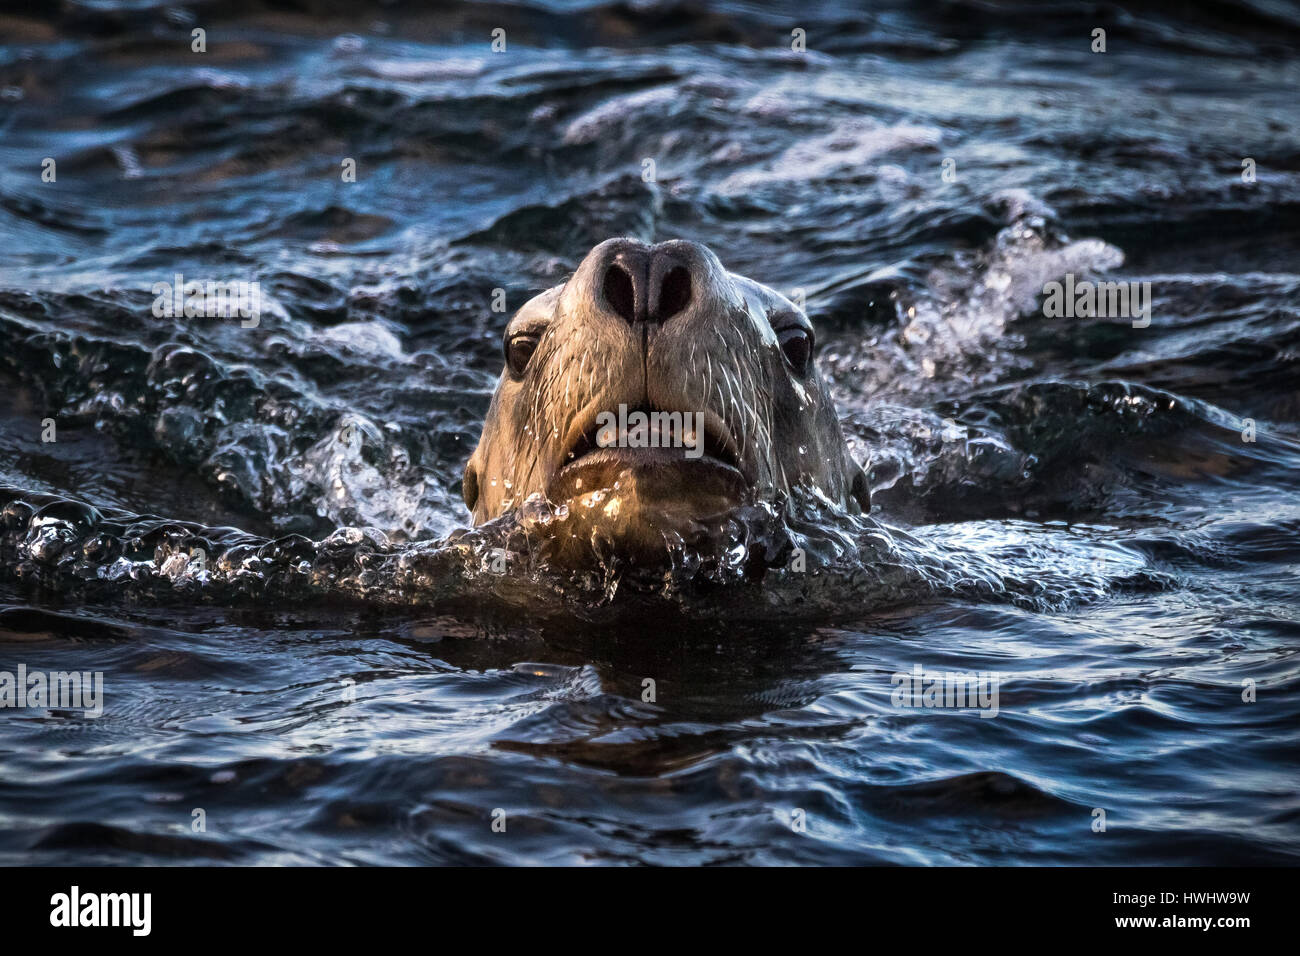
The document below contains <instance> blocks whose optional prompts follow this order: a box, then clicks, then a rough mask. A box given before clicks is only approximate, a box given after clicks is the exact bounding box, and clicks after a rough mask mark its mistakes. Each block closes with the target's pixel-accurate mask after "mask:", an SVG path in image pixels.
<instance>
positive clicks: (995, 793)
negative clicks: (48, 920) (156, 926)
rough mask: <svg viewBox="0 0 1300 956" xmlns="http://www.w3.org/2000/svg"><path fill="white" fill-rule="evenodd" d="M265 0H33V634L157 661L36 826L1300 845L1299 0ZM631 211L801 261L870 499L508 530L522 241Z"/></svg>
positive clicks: (166, 838) (37, 734)
mask: <svg viewBox="0 0 1300 956" xmlns="http://www.w3.org/2000/svg"><path fill="white" fill-rule="evenodd" d="M220 8H221V5H217V4H203V3H198V4H192V5H190V6H189V7H187V8H185V10H180V9H179V8H172V7H169V6H166V5H162V4H155V3H152V2H151V0H145V2H131V3H95V4H70V5H64V6H62V7H59V8H57V9H51V10H49V11H45V12H40V11H37V12H34V13H31V14H19V13H15V12H0V239H2V240H3V241H0V684H2V683H3V672H15V671H16V669H17V668H18V667H19V666H20V665H21V666H23V667H25V668H26V669H27V671H29V672H31V671H41V672H54V671H66V670H77V671H85V672H99V673H102V675H103V686H104V698H103V713H102V715H101V716H98V717H89V716H87V715H86V714H85V713H83V712H80V711H78V710H76V709H75V708H68V707H44V706H36V707H25V708H21V709H19V708H5V709H0V861H2V862H6V863H35V864H59V863H73V862H80V863H84V862H90V863H143V862H153V863H179V864H196V863H198V864H202V863H210V862H231V863H245V864H246V863H287V864H314V863H329V864H340V863H342V864H350V863H483V862H502V863H565V864H568V863H674V864H686V863H746V864H755V863H810V864H814V863H888V864H968V863H976V864H978V863H995V864H1016V863H1050V864H1100V863H1138V864H1153V863H1175V864H1206V863H1209V864H1227V863H1243V864H1246V863H1290V864H1295V863H1297V862H1300V799H1298V798H1297V794H1296V781H1297V769H1298V768H1297V758H1296V755H1297V754H1300V746H1297V745H1298V744H1300V676H1298V666H1297V647H1300V601H1298V600H1297V597H1296V595H1297V590H1298V588H1297V585H1298V584H1300V570H1298V569H1300V497H1298V496H1297V494H1296V490H1297V485H1298V484H1300V481H1298V478H1297V475H1298V472H1297V467H1298V466H1300V401H1298V400H1297V389H1296V386H1297V382H1300V368H1298V365H1300V270H1298V269H1297V263H1300V227H1298V226H1297V223H1300V218H1298V217H1297V211H1300V137H1298V134H1297V133H1296V129H1295V122H1294V120H1295V105H1294V91H1295V90H1296V88H1297V86H1298V85H1300V65H1298V63H1300V60H1297V58H1296V51H1297V49H1298V48H1300V11H1297V9H1296V7H1295V6H1294V5H1285V4H1271V3H1270V4H1264V3H1257V4H1256V3H1252V4H1246V5H1243V6H1240V7H1239V8H1236V9H1234V10H1233V11H1229V12H1223V13H1222V14H1220V13H1218V12H1215V10H1216V9H1217V8H1214V9H1210V10H1208V11H1206V12H1201V13H1196V12H1184V13H1179V14H1173V13H1171V12H1170V11H1169V10H1168V9H1166V8H1165V7H1164V6H1163V5H1160V4H1153V5H1150V6H1146V5H1142V4H1137V5H1131V4H1130V5H1125V9H1124V11H1122V12H1121V11H1119V10H1118V8H1107V11H1103V12H1100V13H1091V12H1086V11H1085V12H1078V11H1076V9H1075V8H1074V7H1073V6H1072V5H1060V6H1035V7H1034V8H1033V10H1032V12H1031V13H1024V12H1023V11H1020V10H1019V8H1014V9H1013V8H1009V7H1008V8H1003V7H1001V6H1000V5H996V4H993V5H988V4H980V5H974V4H970V5H967V4H963V3H956V4H946V5H944V6H943V7H941V8H939V11H938V12H930V13H926V12H918V11H916V10H914V9H912V7H911V5H907V4H897V5H885V6H878V7H875V8H873V10H874V12H872V13H870V14H863V13H861V12H859V11H857V10H855V9H854V8H853V6H852V5H848V4H841V3H829V2H828V3H815V4H801V5H799V8H798V10H797V14H795V15H790V14H785V13H780V12H774V11H773V10H772V9H770V8H767V7H764V8H759V7H758V6H756V5H750V4H745V3H717V4H688V5H685V6H661V5H655V4H650V5H644V6H640V5H638V6H630V7H625V6H622V5H617V4H598V3H585V2H580V3H563V4H560V3H556V4H552V5H549V6H523V5H516V4H494V5H486V4H475V3H457V4H452V5H450V6H448V7H447V8H446V9H445V10H440V11H439V12H438V13H436V14H435V13H422V12H420V11H419V10H418V9H416V8H415V7H414V6H411V7H408V6H405V5H400V4H399V5H395V6H388V5H385V6H382V7H374V8H370V9H366V10H360V8H359V6H358V5H356V4H339V5H335V4H332V3H325V2H321V3H316V2H308V3H306V4H294V5H289V6H286V7H284V8H281V7H280V6H279V5H277V4H275V3H267V2H261V0H252V2H249V3H245V4H241V5H238V6H237V8H236V10H235V11H234V12H230V11H227V12H221V9H220ZM4 9H6V8H3V7H0V10H4ZM1080 9H1082V8H1080ZM195 27H202V28H203V29H205V30H206V42H207V52H205V53H193V52H191V49H190V44H191V30H192V29H194V28H195ZM497 27H501V28H504V29H505V31H506V37H507V46H506V50H505V51H504V52H501V53H494V52H493V51H492V50H491V48H490V45H489V43H490V37H491V31H492V30H493V29H494V28H497ZM796 27H797V28H800V29H803V30H805V31H806V35H807V46H808V49H807V51H806V52H802V53H799V52H795V51H792V50H791V49H790V35H791V30H793V29H795V28H796ZM1097 27H1102V28H1104V29H1106V30H1107V50H1106V52H1105V53H1093V52H1091V50H1090V44H1091V39H1090V37H1091V33H1092V30H1093V29H1095V28H1097ZM46 158H51V159H53V160H54V161H55V168H56V171H57V172H56V178H55V179H54V181H53V182H46V181H43V180H42V168H43V167H42V163H43V160H45V159H46ZM348 158H351V159H354V160H355V161H356V168H357V173H358V175H357V179H356V182H344V181H343V179H342V177H341V175H340V173H341V169H342V163H343V161H344V160H345V159H348ZM646 159H652V160H653V161H654V176H653V181H649V182H647V181H646V180H645V179H643V170H645V169H646V166H645V163H644V161H645V160H646ZM1246 159H1250V160H1252V161H1253V170H1254V173H1255V175H1254V179H1253V181H1250V182H1247V181H1244V180H1243V176H1242V173H1243V161H1244V160H1246ZM945 160H952V161H953V163H952V164H951V166H950V167H949V168H950V169H952V170H955V174H956V175H955V179H951V177H950V180H951V181H950V180H946V179H945V178H944V176H943V170H944V168H945ZM613 235H635V236H639V237H640V238H642V239H645V240H647V241H659V240H663V239H669V238H688V239H694V240H696V241H700V242H704V243H706V244H707V245H709V246H710V247H712V248H713V249H714V250H715V251H716V252H717V253H718V255H719V256H720V258H721V259H722V261H723V262H724V263H725V264H726V265H727V266H728V267H729V268H731V269H732V270H734V271H737V272H740V273H742V274H745V275H748V276H750V277H751V278H754V279H756V280H758V281H761V282H764V283H766V284H768V285H770V286H772V287H773V288H776V289H780V290H782V291H784V292H786V293H787V294H792V293H793V291H794V290H796V289H798V290H802V291H803V295H804V297H805V299H806V303H807V308H808V312H809V314H810V316H811V317H812V319H813V321H814V322H815V324H816V325H817V327H818V333H819V337H818V342H819V356H818V361H819V362H820V363H821V365H822V369H823V372H824V374H825V375H826V376H827V377H828V379H829V380H830V381H831V383H832V390H833V392H834V395H835V399H836V401H837V403H838V405H839V408H840V411H841V413H842V416H843V424H844V430H845V434H846V436H847V437H848V438H849V440H850V444H851V447H852V449H853V451H854V453H855V454H856V456H857V457H858V458H859V460H861V461H863V462H865V463H867V465H868V470H869V475H870V478H871V481H872V484H873V500H874V503H875V508H874V511H873V514H872V515H871V516H870V517H869V518H865V519H861V520H858V521H855V522H851V523H848V524H845V523H844V522H839V521H830V520H829V519H825V523H824V525H823V523H822V522H823V519H821V518H819V517H818V516H816V515H813V516H808V515H803V516H801V517H800V518H798V520H795V519H793V518H790V519H788V520H787V519H784V518H782V519H773V518H772V516H770V515H768V516H758V517H757V518H755V519H754V521H752V522H749V523H746V522H738V524H737V525H736V535H737V539H736V541H735V542H732V544H735V545H736V548H735V549H733V551H734V553H733V551H725V550H724V551H723V552H721V554H720V556H719V555H714V556H713V559H714V560H712V561H709V560H705V561H704V562H703V563H702V564H700V565H698V566H697V565H695V564H689V565H687V566H683V567H679V568H677V569H675V570H674V572H673V573H672V574H670V575H669V576H668V577H667V578H665V579H659V580H648V579H646V578H644V577H638V576H637V575H635V574H631V573H626V574H625V573H623V572H621V571H620V570H619V569H618V568H616V567H615V568H605V569H599V570H598V571H596V572H593V573H591V574H588V575H579V576H576V577H575V576H570V575H566V574H561V573H559V572H558V571H557V570H556V569H552V568H548V567H541V566H538V565H537V563H536V562H534V561H530V560H529V556H528V554H527V553H519V554H517V555H516V556H515V558H514V559H512V561H511V563H510V567H509V570H508V572H507V573H506V574H505V575H497V574H492V573H489V572H487V571H486V570H485V565H484V558H485V556H486V555H487V554H488V553H489V551H488V549H490V548H492V547H496V546H505V547H510V546H511V542H512V541H514V540H516V539H512V538H510V537H509V536H508V535H509V529H505V530H502V531H499V532H476V533H473V534H469V535H465V534H463V533H462V532H461V530H460V529H464V528H465V527H466V525H467V523H468V515H467V514H466V512H465V510H464V507H463V505H462V504H461V502H460V492H459V487H458V482H459V478H460V474H461V470H462V468H463V466H464V462H465V459H466V457H467V456H468V454H469V452H470V450H471V449H472V448H473V445H474V443H475V442H476V440H477V437H478V432H479V428H480V426H481V423H482V419H483V415H484V413H485V411H486V407H487V402H488V399H489V397H490V395H491V391H492V388H493V386H494V384H495V381H496V377H497V375H498V374H499V372H500V363H501V357H500V356H501V349H500V333H501V330H502V328H503V327H504V323H505V320H506V318H507V317H508V316H507V314H502V313H499V312H494V311H492V307H491V304H492V299H493V290H495V289H503V290H505V297H506V301H507V302H508V303H509V306H510V308H512V309H513V308H515V307H517V306H518V305H520V304H522V302H523V301H525V300H526V298H527V297H528V296H529V295H531V294H533V293H535V292H538V291H541V290H542V289H545V288H547V287H549V286H551V285H554V284H556V283H558V282H561V281H563V280H564V278H565V276H566V275H567V274H568V272H569V271H571V270H572V269H573V268H574V267H575V265H576V264H577V263H578V262H579V261H580V260H581V258H582V256H583V255H584V254H585V253H586V252H587V250H588V249H589V248H590V247H591V246H592V245H594V244H595V243H597V242H599V241H601V240H603V239H605V238H608V237H610V236H613ZM1067 272H1068V273H1072V274H1075V275H1077V276H1085V275H1086V276H1092V277H1093V278H1098V277H1101V278H1105V279H1113V280H1122V281H1125V282H1128V281H1135V282H1150V283H1151V289H1152V308H1151V322H1150V325H1149V326H1148V327H1145V328H1135V327H1134V326H1133V323H1132V322H1130V321H1129V320H1128V319H1127V318H1056V319H1049V318H1046V317H1045V316H1044V314H1043V309H1042V302H1041V292H1042V288H1043V285H1044V284H1045V283H1046V282H1049V281H1053V280H1056V279H1060V278H1061V277H1062V276H1063V275H1064V274H1065V273H1067ZM176 273H181V274H183V275H184V276H185V277H186V278H187V279H190V278H196V279H211V280H214V281H258V282H260V283H261V288H262V291H263V314H262V317H261V321H260V323H259V324H258V325H257V326H256V327H253V328H244V327H241V325H240V323H239V322H237V321H231V320H219V319H212V320H207V319H184V318H166V317H158V316H155V315H154V314H153V311H152V305H153V302H154V298H155V296H154V294H153V292H152V291H151V290H152V287H153V286H154V284H155V283H159V282H170V281H172V277H173V276H174V275H175V274H176ZM48 419H52V420H53V421H54V424H55V427H56V432H57V438H56V440H55V441H43V440H42V437H43V431H44V430H45V429H46V424H45V423H46V420H48ZM348 428H352V429H353V430H359V431H360V433H361V434H363V435H364V436H365V440H364V441H363V442H361V443H360V444H359V445H352V444H350V443H349V442H347V441H344V440H342V439H341V438H340V435H341V434H343V433H344V432H345V430H347V429H348ZM751 517H752V516H751ZM769 519H770V520H769ZM791 523H792V524H793V526H794V527H796V528H797V529H798V530H799V531H800V533H806V534H807V535H808V539H807V540H808V541H809V542H813V545H810V553H811V555H812V557H813V565H812V572H811V573H809V574H806V575H802V576H797V577H796V576H792V575H791V574H789V573H785V572H783V571H782V570H781V569H779V568H775V569H772V570H771V571H770V573H768V574H767V575H766V576H765V577H763V579H762V580H754V579H753V577H752V576H751V575H748V574H746V573H745V571H744V567H742V566H743V565H745V564H746V562H745V560H743V558H744V555H745V554H746V553H747V552H748V551H752V550H753V549H754V548H757V549H759V550H762V548H763V547H764V546H765V545H766V544H768V543H770V542H771V541H772V540H775V538H774V537H773V536H778V537H779V534H780V533H783V532H785V531H789V527H790V525H791ZM351 529H370V531H369V533H368V536H367V535H363V534H362V533H361V532H359V531H356V530H351ZM498 533H499V534H502V535H506V537H504V538H499V537H494V535H496V534H498ZM818 542H819V543H818ZM200 545H201V546H202V548H203V550H204V552H205V554H207V555H208V556H209V559H210V560H209V564H208V566H207V567H205V568H198V567H195V566H193V565H191V564H190V563H189V562H188V555H189V554H190V553H191V551H192V549H193V548H195V547H197V546H200ZM178 555H179V556H180V557H179V558H178ZM737 555H740V557H737ZM705 557H706V558H707V557H708V556H705ZM918 665H919V666H920V667H922V668H923V669H924V671H926V672H939V673H945V674H946V673H954V674H963V675H970V674H984V675H995V676H996V680H997V687H998V700H997V713H996V716H987V715H986V716H982V715H981V713H980V712H979V710H978V709H971V708H964V709H962V708H929V707H906V706H898V702H897V701H896V700H895V699H893V692H894V690H895V684H896V681H895V675H897V674H911V673H912V672H913V670H914V668H916V667H917V666H918ZM647 681H650V682H652V684H650V685H647V683H646V682H647ZM648 687H650V688H652V690H653V693H649V692H648V690H647V688H648ZM0 689H2V688H0ZM494 822H495V823H497V824H498V825H497V826H496V827H495V828H494V825H493V824H494ZM502 822H504V830H502V829H501V823H502Z"/></svg>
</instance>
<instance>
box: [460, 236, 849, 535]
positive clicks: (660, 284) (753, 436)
mask: <svg viewBox="0 0 1300 956" xmlns="http://www.w3.org/2000/svg"><path fill="white" fill-rule="evenodd" d="M502 345H503V351H504V353H505V369H504V371H503V372H502V375H501V379H500V380H499V382H498V384H497V389H496V392H495V394H494V395H493V398H492V404H491V407H490V408H489V410H488V414H487V419H486V421H485V422H484V426H483V435H482V437H481V439H480V441H479V445H478V447H477V448H476V449H475V451H474V454H473V455H472V456H471V458H470V460H469V462H468V464H467V466H466V469H465V480H464V484H463V489H464V496H465V503H466V505H467V506H468V507H469V508H470V510H471V511H472V512H473V514H474V520H475V522H476V523H481V522H483V521H487V520H489V519H491V518H495V517H497V516H498V515H501V514H505V513H507V512H508V511H511V510H513V509H514V508H517V507H518V506H519V505H520V504H522V503H523V502H524V501H525V500H526V499H527V498H529V497H531V496H541V497H544V498H547V499H549V500H550V501H551V502H552V503H553V504H556V505H562V506H565V507H566V508H567V509H568V511H569V512H570V513H571V514H574V515H581V516H583V517H582V518H581V519H579V518H571V519H570V520H569V521H568V522H567V523H566V528H567V529H568V530H567V531H566V532H565V533H568V534H570V535H571V536H575V537H576V536H587V535H589V534H597V535H599V536H600V537H601V539H602V540H605V541H607V542H613V544H614V546H615V547H616V548H623V549H624V550H626V551H628V552H629V553H636V554H646V553H647V552H650V551H653V550H654V549H655V548H660V549H662V546H663V543H664V541H665V540H670V539H674V538H678V539H679V538H680V535H681V533H682V532H683V529H687V530H689V528H690V527H698V526H700V525H701V523H705V524H707V523H708V522H710V521H712V520H714V519H716V518H718V517H719V516H721V515H724V514H726V513H727V512H728V510H729V509H730V508H732V507H734V506H735V505H737V504H740V503H742V502H743V501H744V500H748V499H752V498H776V497H778V496H780V495H784V494H786V493H788V492H790V491H792V490H794V489H795V488H796V487H802V488H805V489H808V490H811V491H813V492H814V493H815V494H816V495H819V496H820V497H821V498H823V499H825V500H826V501H827V503H828V504H829V505H833V506H839V507H843V508H848V509H849V510H857V508H858V507H859V506H861V507H863V508H865V507H868V502H867V491H866V481H865V476H864V475H863V474H862V471H861V469H860V468H859V466H858V465H857V463H856V462H854V461H853V459H852V457H851V456H850V455H849V453H848V450H847V447H846V445H845V442H844V438H843V435H842V434H841V432H840V426H839V418H838V415H837V414H836V412H835V408H834V404H833V403H832V402H831V399H830V396H829V393H828V391H827V389H826V385H825V383H824V382H823V381H822V378H821V374H820V372H819V370H818V369H817V365H816V361H815V340H814V333H813V329H812V325H811V323H810V322H809V320H808V317H807V316H806V315H805V314H804V313H803V311H802V310H801V309H799V308H798V307H797V306H795V305H794V304H793V303H792V302H791V301H790V300H789V299H787V298H786V297H784V296H782V295H780V294H779V293H777V292H775V291H773V290H772V289H770V288H768V287H767V286H764V285H761V284H759V283H757V282H754V281H753V280H751V279H748V278H745V277H743V276H739V275H735V274H733V273H730V272H728V271H727V270H726V269H725V268H724V267H723V265H722V263H721V262H720V261H719V260H718V258H717V256H716V255H714V253H713V252H712V251H710V250H709V249H708V248H707V247H705V246H703V245H701V244H699V243H696V242H690V241H686V240H673V241H669V242H662V243H658V244H655V245H649V244H646V243H644V242H641V241H639V240H636V239H628V238H618V239H610V240H607V241H605V242H602V243H601V244H600V245H598V246H596V247H595V248H594V249H592V250H591V252H589V253H588V254H587V255H586V256H585V257H584V258H583V260H582V262H581V263H580V264H579V265H578V268H577V269H576V270H575V272H574V274H573V276H572V277H570V279H569V280H568V281H567V282H566V283H564V284H563V285H562V286H557V287H555V288H553V289H550V290H548V291H546V292H543V293H542V294H540V295H538V296H536V297H535V298H533V299H532V300H530V301H529V302H528V303H526V304H525V305H524V306H523V307H522V308H521V309H520V310H519V311H518V312H517V313H516V314H515V316H514V317H513V318H512V319H511V320H510V322H509V324H508V325H507V327H506V329H505V333H504V335H503V340H502ZM583 522H585V524H584V523H583ZM588 526H589V527H588Z"/></svg>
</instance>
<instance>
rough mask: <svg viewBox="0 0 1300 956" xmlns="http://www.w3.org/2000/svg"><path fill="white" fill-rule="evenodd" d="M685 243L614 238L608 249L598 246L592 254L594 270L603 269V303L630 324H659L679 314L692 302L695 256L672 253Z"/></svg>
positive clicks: (600, 270) (599, 270) (685, 244)
mask: <svg viewBox="0 0 1300 956" xmlns="http://www.w3.org/2000/svg"><path fill="white" fill-rule="evenodd" d="M687 245H688V244H687V243H684V242H677V243H661V244H660V245H657V246H647V245H645V244H644V243H640V242H637V241H636V240H629V239H616V240H614V241H613V244H612V245H610V246H609V247H607V248H605V247H602V246H597V247H596V249H595V250H593V251H592V253H591V255H592V256H596V257H597V264H596V266H595V269H596V271H597V272H598V273H600V272H602V271H603V279H602V280H601V286H600V288H601V295H602V297H603V299H604V304H605V306H606V307H607V308H609V309H611V310H612V311H613V312H614V313H615V314H617V315H618V316H619V317H620V318H621V319H623V320H624V321H625V322H627V323H628V324H629V325H636V324H637V323H638V322H646V323H651V324H660V323H663V322H667V321H668V320H669V319H671V318H673V316H676V315H679V314H681V312H682V311H683V310H685V309H686V307H687V306H688V305H690V302H691V296H692V293H693V290H694V284H695V283H694V281H693V277H692V275H691V267H692V265H693V264H694V263H693V261H692V260H694V259H697V258H698V256H690V257H688V256H683V255H680V254H675V252H676V251H677V250H678V249H680V248H681V247H685V246H687Z"/></svg>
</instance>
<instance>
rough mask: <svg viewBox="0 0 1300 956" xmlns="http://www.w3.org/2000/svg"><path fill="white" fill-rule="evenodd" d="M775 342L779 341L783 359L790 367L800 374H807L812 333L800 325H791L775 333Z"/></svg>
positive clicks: (810, 360)
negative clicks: (783, 355)
mask: <svg viewBox="0 0 1300 956" xmlns="http://www.w3.org/2000/svg"><path fill="white" fill-rule="evenodd" d="M777 342H779V343H780V345H781V351H782V352H783V353H784V354H785V360H786V361H787V362H789V363H790V367H791V368H793V369H794V370H795V372H797V373H798V374H800V375H806V374H808V366H809V364H810V363H811V362H812V354H813V337H812V333H811V332H809V331H808V330H807V329H805V328H803V327H802V326H798V325H795V326H791V327H790V328H788V329H784V330H782V331H781V332H778V333H777Z"/></svg>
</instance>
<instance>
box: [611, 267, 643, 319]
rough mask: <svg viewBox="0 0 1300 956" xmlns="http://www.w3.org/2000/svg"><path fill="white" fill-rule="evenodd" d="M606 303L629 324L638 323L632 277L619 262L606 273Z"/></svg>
mask: <svg viewBox="0 0 1300 956" xmlns="http://www.w3.org/2000/svg"><path fill="white" fill-rule="evenodd" d="M604 293H605V301H606V302H608V303H609V307H610V308H611V309H613V310H614V311H615V312H617V313H618V314H619V315H621V316H622V317H623V318H624V320H626V321H627V322H635V321H636V288H635V286H634V285H633V284H632V277H631V276H630V275H628V272H627V270H626V269H624V268H623V267H622V266H621V265H619V264H618V263H617V262H614V263H611V264H610V267H609V269H608V270H606V272H605V286H604Z"/></svg>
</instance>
